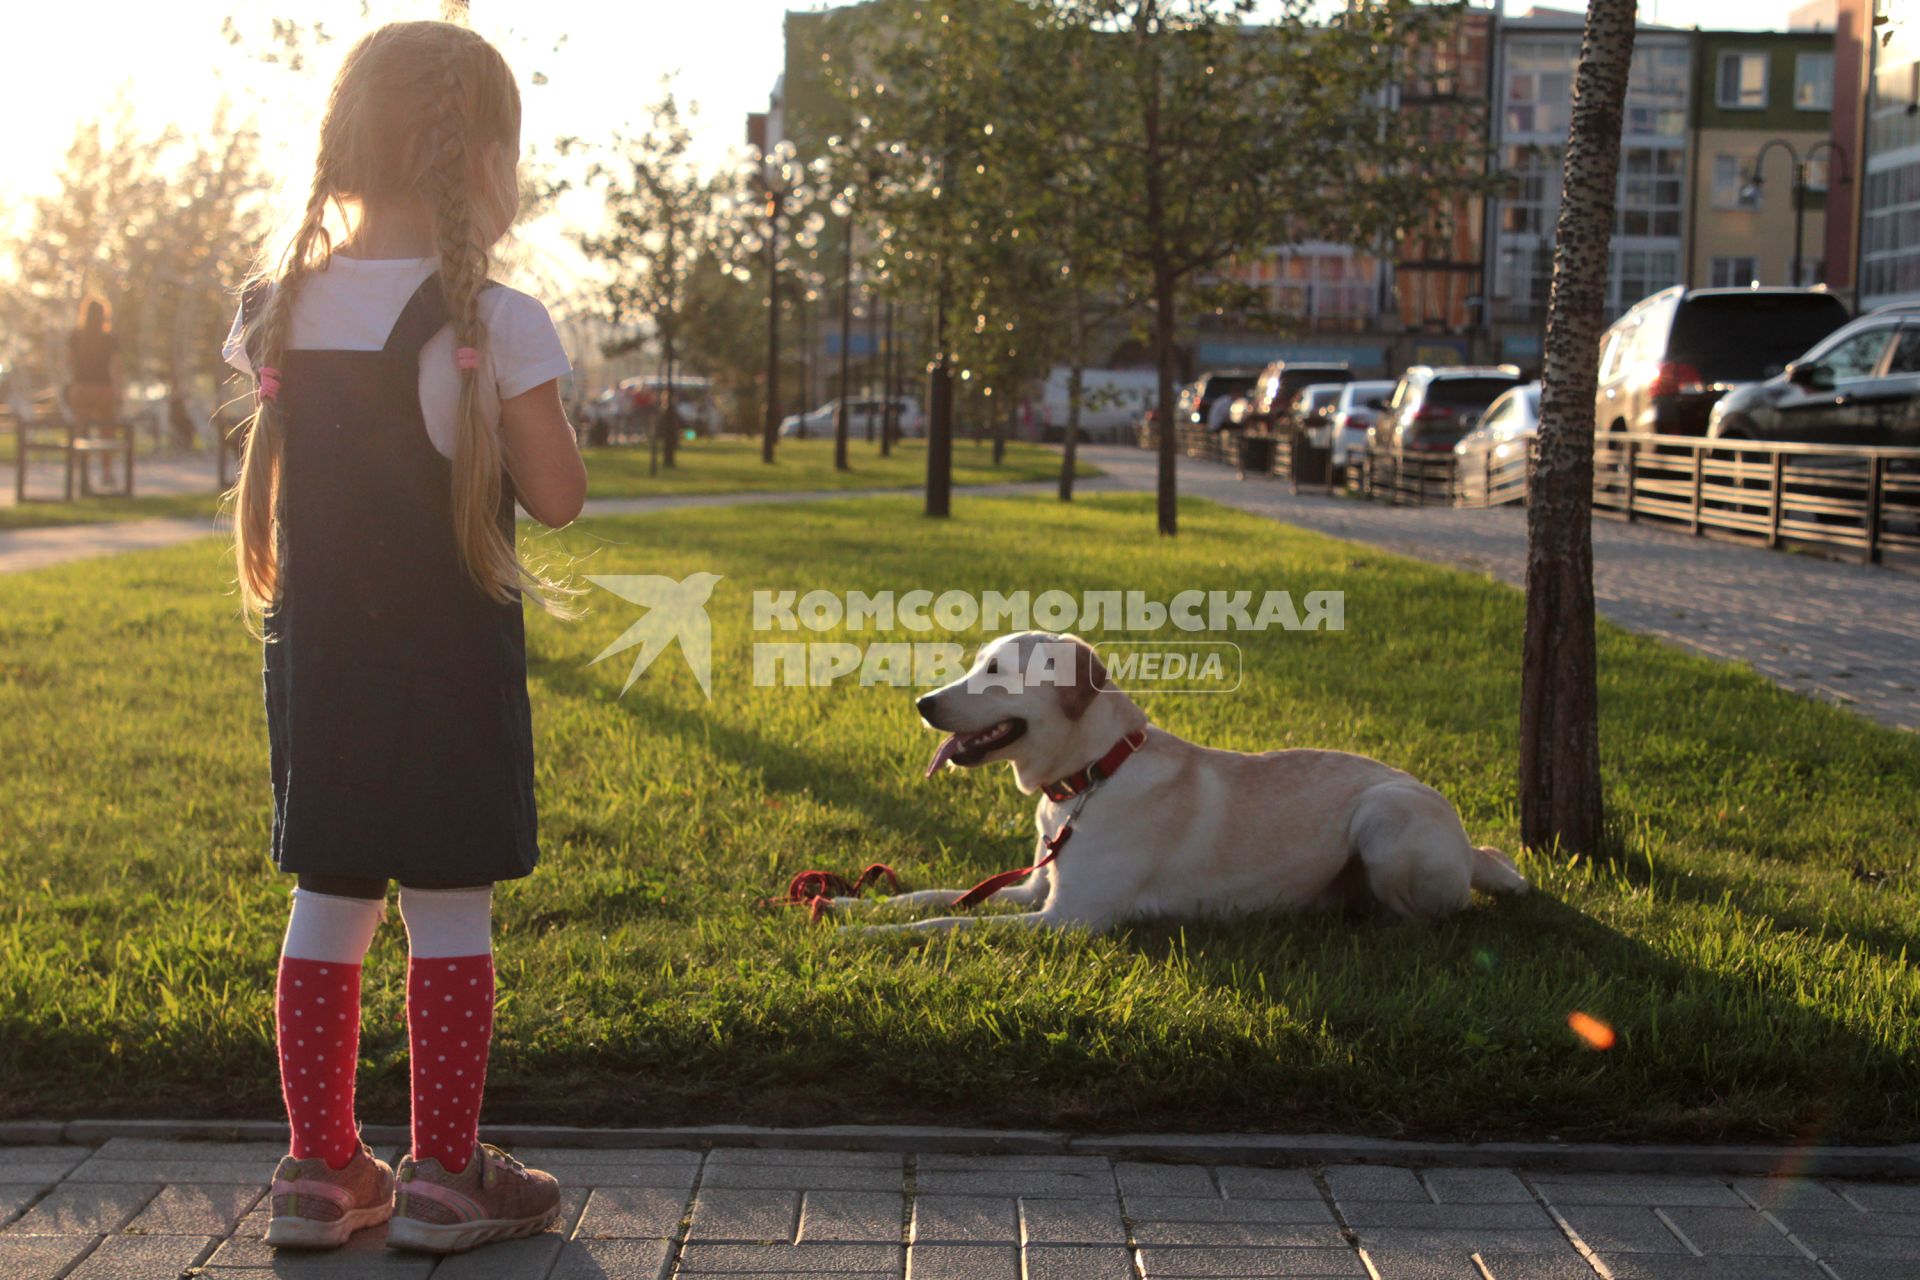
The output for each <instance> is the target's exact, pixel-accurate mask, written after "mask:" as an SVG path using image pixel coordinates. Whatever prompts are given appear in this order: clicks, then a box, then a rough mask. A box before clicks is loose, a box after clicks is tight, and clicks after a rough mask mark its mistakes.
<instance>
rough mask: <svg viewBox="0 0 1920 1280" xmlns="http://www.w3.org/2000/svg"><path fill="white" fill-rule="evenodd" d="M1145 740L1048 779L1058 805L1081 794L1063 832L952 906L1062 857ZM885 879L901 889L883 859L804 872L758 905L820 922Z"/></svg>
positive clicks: (964, 906)
mask: <svg viewBox="0 0 1920 1280" xmlns="http://www.w3.org/2000/svg"><path fill="white" fill-rule="evenodd" d="M1146 741H1147V731H1146V730H1145V729H1135V730H1134V731H1133V732H1132V733H1129V734H1128V735H1127V736H1126V737H1124V738H1122V739H1120V741H1118V742H1116V743H1114V744H1113V747H1112V748H1111V749H1110V750H1109V751H1108V752H1107V754H1105V755H1104V756H1101V757H1100V758H1099V759H1098V760H1096V761H1094V762H1093V763H1092V764H1090V765H1088V766H1087V767H1086V768H1084V769H1082V770H1080V771H1079V772H1078V773H1074V774H1072V775H1070V776H1068V777H1065V778H1062V779H1061V780H1060V781H1058V782H1054V783H1049V784H1048V785H1047V786H1046V787H1045V788H1044V790H1045V792H1046V794H1047V798H1048V799H1050V800H1052V801H1053V802H1054V803H1056V804H1060V803H1064V802H1065V801H1067V800H1070V799H1074V798H1075V797H1077V798H1078V803H1076V804H1075V805H1074V806H1073V812H1072V813H1070V814H1068V815H1067V820H1066V821H1065V822H1064V823H1062V824H1061V825H1060V830H1059V831H1058V832H1056V833H1055V834H1053V835H1051V836H1048V837H1046V838H1045V840H1044V843H1045V845H1046V847H1047V856H1046V857H1044V858H1042V859H1040V861H1038V862H1036V863H1034V864H1033V865H1032V866H1030V867H1021V868H1019V869H1018V870H1016V871H1002V872H1000V873H999V874H998V875H991V876H988V877H987V878H986V879H985V880H982V881H981V882H980V883H979V884H977V885H975V886H973V888H971V889H969V890H967V891H966V892H965V893H963V894H961V895H960V896H959V897H958V898H955V899H954V900H953V907H952V910H955V911H970V910H972V909H973V908H974V907H977V906H979V905H980V904H981V903H983V902H985V901H986V900H987V899H989V898H991V897H993V895H994V894H996V893H999V892H1000V891H1001V890H1002V889H1005V888H1007V887H1008V886H1009V885H1013V884H1018V883H1019V882H1020V881H1022V880H1024V879H1026V878H1027V877H1028V876H1030V875H1032V874H1033V873H1034V872H1036V871H1038V870H1040V869H1041V868H1042V867H1045V866H1046V865H1047V864H1048V863H1050V862H1052V861H1053V860H1054V859H1055V858H1057V857H1059V856H1060V850H1062V849H1063V848H1065V847H1066V844H1067V841H1069V840H1071V839H1072V838H1073V822H1074V819H1075V818H1078V817H1079V816H1080V811H1081V810H1082V809H1084V808H1086V807H1087V800H1088V798H1089V797H1091V796H1092V795H1093V793H1094V791H1095V790H1096V789H1097V788H1098V787H1099V785H1100V784H1101V783H1102V782H1105V781H1106V780H1107V779H1108V778H1110V777H1112V776H1113V775H1114V774H1115V773H1116V772H1118V771H1119V768H1120V766H1121V765H1123V764H1125V763H1126V762H1127V757H1128V756H1131V755H1132V754H1133V753H1134V752H1136V751H1138V750H1139V749H1140V748H1141V747H1143V746H1145V745H1146ZM883 877H884V878H885V879H886V881H887V883H889V884H891V885H892V886H893V891H894V892H895V893H898V892H900V877H899V876H897V875H895V874H894V872H893V868H892V867H890V866H888V865H887V864H886V863H884V862H874V863H869V864H868V865H867V869H866V870H865V871H862V872H861V873H860V876H859V878H858V879H855V880H848V879H847V878H846V877H845V876H842V875H835V874H834V873H833V872H831V871H802V872H801V873H800V874H798V875H796V876H795V877H794V878H793V879H791V880H789V881H788V882H787V892H786V894H785V896H783V897H778V898H762V899H760V904H759V905H761V906H763V907H799V906H804V907H805V908H806V909H807V917H808V919H810V920H814V921H816V922H817V921H818V920H819V919H820V917H821V916H823V915H825V914H826V913H827V908H828V904H829V903H830V902H831V901H832V900H833V899H834V898H857V897H859V896H860V895H861V894H862V893H864V892H866V889H867V886H868V885H870V884H873V883H875V882H877V881H878V880H880V879H882V878H883Z"/></svg>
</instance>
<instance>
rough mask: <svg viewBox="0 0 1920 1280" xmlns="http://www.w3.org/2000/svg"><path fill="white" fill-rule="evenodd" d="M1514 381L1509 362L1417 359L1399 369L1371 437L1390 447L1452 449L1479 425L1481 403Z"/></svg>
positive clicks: (1516, 376)
mask: <svg viewBox="0 0 1920 1280" xmlns="http://www.w3.org/2000/svg"><path fill="white" fill-rule="evenodd" d="M1519 385H1520V371H1519V370H1518V369H1516V368H1514V367H1513V366H1512V365H1510V364H1503V365H1499V366H1486V365H1462V366H1459V367H1457V368H1441V369H1436V368H1433V367H1431V366H1429V365H1424V364H1417V365H1415V366H1413V368H1411V369H1409V370H1407V371H1406V372H1405V373H1403V374H1401V375H1400V381H1399V382H1398V383H1397V384H1395V386H1394V388H1393V398H1392V399H1391V400H1389V401H1387V403H1386V404H1385V406H1384V407H1383V412H1382V413H1381V414H1380V418H1379V420H1378V421H1377V422H1375V423H1374V424H1373V427H1372V432H1371V434H1372V437H1373V439H1374V440H1375V441H1376V442H1379V443H1381V444H1384V445H1386V446H1387V447H1389V448H1393V449H1407V450H1412V451H1414V452H1429V451H1431V452H1434V453H1452V452H1453V446H1454V445H1456V444H1458V443H1459V441H1460V437H1461V436H1464V435H1466V434H1467V432H1469V431H1471V430H1473V429H1474V427H1476V426H1477V425H1479V422H1480V415H1481V414H1483V413H1485V412H1486V411H1487V406H1488V405H1490V404H1492V403H1493V402H1494V401H1495V400H1498V399H1499V398H1500V397H1501V396H1503V395H1505V394H1506V393H1507V392H1509V391H1511V390H1513V389H1514V388H1515V387H1517V386H1519Z"/></svg>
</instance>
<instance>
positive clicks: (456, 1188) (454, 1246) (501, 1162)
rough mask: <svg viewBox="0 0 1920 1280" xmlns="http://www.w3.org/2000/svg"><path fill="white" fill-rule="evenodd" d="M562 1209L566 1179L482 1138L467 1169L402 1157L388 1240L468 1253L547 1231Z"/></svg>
mask: <svg viewBox="0 0 1920 1280" xmlns="http://www.w3.org/2000/svg"><path fill="white" fill-rule="evenodd" d="M559 1216H560V1184H559V1183H558V1182H556V1181H555V1180H554V1178H553V1175H552V1174H548V1173H541V1172H540V1171H539V1170H538V1169H529V1168H527V1167H526V1166H525V1165H523V1164H521V1163H520V1162H519V1161H518V1160H515V1159H514V1158H513V1157H512V1156H510V1155H508V1154H507V1153H506V1152H504V1151H502V1150H500V1149H499V1148H498V1147H490V1146H488V1145H486V1144H485V1143H481V1144H479V1145H478V1146H476V1147H475V1148H474V1152H473V1158H472V1159H470V1160H468V1161H467V1167H466V1168H464V1169H462V1170H461V1171H460V1172H459V1173H448V1172H447V1171H446V1169H445V1168H444V1167H443V1166H442V1165H441V1163H440V1162H439V1161H438V1160H434V1159H431V1158H429V1159H426V1160H415V1159H414V1158H413V1157H412V1156H405V1157H402V1159H401V1161H400V1172H399V1175H398V1181H397V1182H396V1183H395V1186H394V1198H393V1224H392V1225H391V1226H389V1227H388V1228H387V1244H388V1245H390V1246H392V1247H393V1248H395V1249H418V1250H420V1251H421V1252H423V1253H461V1252H464V1251H465V1250H468V1249H471V1248H474V1247H475V1246H476V1245H483V1244H491V1243H493V1242H494V1241H496V1240H517V1239H519V1238H520V1237H521V1236H530V1235H534V1234H536V1233H538V1232H541V1231H545V1230H546V1229H547V1227H548V1226H550V1225H551V1224H552V1223H553V1220H554V1219H555V1218H557V1217H559Z"/></svg>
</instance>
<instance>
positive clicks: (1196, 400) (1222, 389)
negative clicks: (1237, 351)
mask: <svg viewBox="0 0 1920 1280" xmlns="http://www.w3.org/2000/svg"><path fill="white" fill-rule="evenodd" d="M1253 377H1254V375H1253V374H1251V373H1248V372H1246V371H1244V370H1239V369H1225V370H1222V371H1220V372H1218V373H1203V374H1201V375H1200V377H1199V378H1198V379H1196V380H1195V381H1194V382H1193V383H1192V384H1191V385H1190V386H1188V388H1187V389H1186V390H1185V391H1183V392H1181V393H1180V411H1181V415H1182V417H1183V419H1184V422H1183V423H1182V425H1183V426H1184V425H1191V426H1196V427H1204V426H1206V425H1207V423H1208V420H1209V419H1210V418H1211V417H1212V416H1213V406H1214V404H1215V402H1217V401H1218V400H1219V399H1220V397H1222V396H1226V397H1228V398H1229V399H1231V398H1232V397H1234V396H1243V395H1246V394H1247V392H1248V391H1250V390H1251V389H1252V388H1253ZM1221 425H1222V426H1223V427H1224V426H1225V425H1226V422H1225V420H1224V419H1223V420H1222V422H1221Z"/></svg>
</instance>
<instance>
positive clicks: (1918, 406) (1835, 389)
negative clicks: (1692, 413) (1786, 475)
mask: <svg viewBox="0 0 1920 1280" xmlns="http://www.w3.org/2000/svg"><path fill="white" fill-rule="evenodd" d="M1707 434H1708V435H1709V436H1712V437H1714V438H1716V439H1721V440H1762V441H1767V440H1786V441H1794V442H1797V443H1804V444H1848V445H1863V444H1866V445H1900V446H1906V447H1914V446H1920V311H1916V310H1906V311H1903V310H1898V309H1889V310H1884V311H1877V312H1874V313H1873V314H1872V315H1866V316H1862V317H1860V318H1859V319H1858V320H1855V321H1854V322H1853V323H1851V324H1848V325H1844V326H1842V327H1841V328H1840V329H1837V330H1835V331H1834V332H1833V333H1831V334H1829V335H1828V336H1827V337H1826V338H1825V340H1823V341H1821V342H1820V343H1818V344H1816V345H1815V346H1814V347H1813V349H1812V350H1810V351H1808V352H1807V353H1806V354H1805V355H1802V356H1801V357H1800V358H1799V359H1798V360H1795V361H1794V362H1793V363H1791V364H1789V365H1788V366H1787V367H1786V370H1785V372H1783V373H1780V374H1778V375H1776V376H1774V377H1772V378H1769V379H1767V380H1766V381H1765V382H1756V383H1752V384H1750V385H1747V386H1743V387H1737V388H1735V389H1734V390H1732V391H1729V392H1728V393H1727V394H1726V396H1725V397H1723V398H1722V399H1721V401H1720V402H1719V403H1718V404H1716V405H1714V407H1713V413H1712V416H1711V418H1710V419H1709V421H1708V424H1707Z"/></svg>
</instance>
